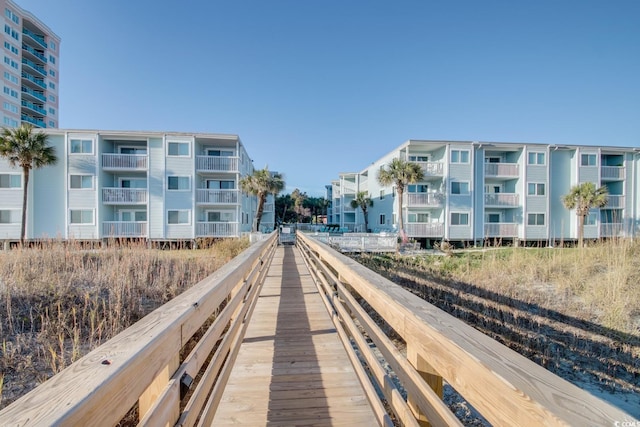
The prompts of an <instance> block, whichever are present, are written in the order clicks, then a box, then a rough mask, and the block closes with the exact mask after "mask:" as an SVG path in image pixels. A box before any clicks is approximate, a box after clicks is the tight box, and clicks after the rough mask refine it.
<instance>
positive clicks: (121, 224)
mask: <svg viewBox="0 0 640 427" xmlns="http://www.w3.org/2000/svg"><path fill="white" fill-rule="evenodd" d="M102 236H103V237H147V223H146V222H133V221H104V222H103V223H102Z"/></svg>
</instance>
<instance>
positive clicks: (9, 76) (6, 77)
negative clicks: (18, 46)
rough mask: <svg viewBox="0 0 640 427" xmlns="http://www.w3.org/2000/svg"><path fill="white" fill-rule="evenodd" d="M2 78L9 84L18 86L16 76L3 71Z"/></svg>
mask: <svg viewBox="0 0 640 427" xmlns="http://www.w3.org/2000/svg"><path fill="white" fill-rule="evenodd" d="M4 78H5V79H7V80H9V81H10V82H11V83H15V84H18V76H16V75H15V74H12V73H10V72H8V71H5V72H4Z"/></svg>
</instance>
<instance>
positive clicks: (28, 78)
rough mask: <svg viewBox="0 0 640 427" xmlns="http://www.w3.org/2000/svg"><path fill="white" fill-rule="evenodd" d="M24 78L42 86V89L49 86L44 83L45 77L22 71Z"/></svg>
mask: <svg viewBox="0 0 640 427" xmlns="http://www.w3.org/2000/svg"><path fill="white" fill-rule="evenodd" d="M22 78H23V79H24V80H27V81H28V82H31V83H32V84H33V85H35V86H38V87H41V88H42V89H46V88H47V85H46V84H45V83H44V79H41V78H38V77H34V76H32V75H31V74H29V73H27V72H25V71H23V72H22Z"/></svg>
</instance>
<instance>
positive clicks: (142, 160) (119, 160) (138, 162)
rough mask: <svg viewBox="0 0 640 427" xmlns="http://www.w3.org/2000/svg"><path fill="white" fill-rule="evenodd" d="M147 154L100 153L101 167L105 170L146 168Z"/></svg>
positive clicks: (141, 169)
mask: <svg viewBox="0 0 640 427" xmlns="http://www.w3.org/2000/svg"><path fill="white" fill-rule="evenodd" d="M148 158H149V157H148V156H147V155H146V154H115V153H104V154H103V155H102V169H105V170H109V169H110V170H140V171H143V170H147V164H148Z"/></svg>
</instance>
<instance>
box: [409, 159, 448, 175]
mask: <svg viewBox="0 0 640 427" xmlns="http://www.w3.org/2000/svg"><path fill="white" fill-rule="evenodd" d="M412 163H417V164H419V165H420V167H421V168H422V172H423V173H424V176H426V177H428V176H442V175H443V174H444V163H442V162H412Z"/></svg>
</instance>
